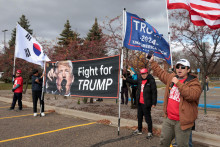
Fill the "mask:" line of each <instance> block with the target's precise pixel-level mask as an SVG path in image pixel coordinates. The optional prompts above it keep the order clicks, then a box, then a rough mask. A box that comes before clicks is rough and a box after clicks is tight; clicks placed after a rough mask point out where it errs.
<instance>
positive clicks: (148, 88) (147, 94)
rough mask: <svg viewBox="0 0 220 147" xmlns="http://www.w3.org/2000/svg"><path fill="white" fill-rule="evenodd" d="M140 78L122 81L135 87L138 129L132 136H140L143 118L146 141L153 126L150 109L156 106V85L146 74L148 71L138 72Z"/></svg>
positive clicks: (150, 135)
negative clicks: (146, 129) (146, 130)
mask: <svg viewBox="0 0 220 147" xmlns="http://www.w3.org/2000/svg"><path fill="white" fill-rule="evenodd" d="M140 74H141V78H138V79H137V80H133V79H131V78H125V77H124V76H122V78H123V80H126V82H128V83H130V84H134V85H137V93H136V99H137V109H138V113H137V114H138V116H137V117H138V129H137V130H135V131H134V132H133V134H134V135H140V134H142V121H143V116H144V117H145V121H146V123H147V125H148V134H147V139H151V138H152V137H153V124H152V119H151V108H154V107H155V106H156V104H157V85H156V82H155V79H154V77H153V76H152V75H151V74H148V70H147V69H146V68H143V69H141V70H140Z"/></svg>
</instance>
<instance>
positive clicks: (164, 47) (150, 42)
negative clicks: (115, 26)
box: [124, 12, 171, 65]
mask: <svg viewBox="0 0 220 147" xmlns="http://www.w3.org/2000/svg"><path fill="white" fill-rule="evenodd" d="M125 18H126V20H125V26H126V30H125V38H124V47H126V48H128V49H132V50H139V51H142V52H146V53H149V51H153V52H154V56H157V57H159V58H163V59H165V60H166V61H167V63H168V64H170V65H171V56H170V46H169V44H168V43H167V41H166V40H165V39H164V38H163V37H162V35H161V34H159V32H158V31H157V30H156V29H155V28H154V27H152V26H151V25H150V24H148V23H147V22H146V21H144V20H143V19H141V18H139V17H138V16H137V15H135V14H132V13H129V12H126V17H125Z"/></svg>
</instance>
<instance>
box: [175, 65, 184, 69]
mask: <svg viewBox="0 0 220 147" xmlns="http://www.w3.org/2000/svg"><path fill="white" fill-rule="evenodd" d="M179 68H181V69H186V66H183V65H177V66H176V69H179Z"/></svg>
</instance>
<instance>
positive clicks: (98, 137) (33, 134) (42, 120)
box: [0, 102, 159, 147]
mask: <svg viewBox="0 0 220 147" xmlns="http://www.w3.org/2000/svg"><path fill="white" fill-rule="evenodd" d="M8 107H9V104H8V103H4V102H0V147H3V146H4V147H12V146H22V147H26V146H28V147H30V146H31V147H39V146H41V147H44V146H47V147H48V146H53V147H54V146H56V147H59V146H62V147H66V146H74V147H86V146H92V147H98V146H103V147H111V146H112V147H113V146H114V147H115V146H120V147H129V146H132V147H133V146H135V147H138V146H140V147H143V146H149V147H152V146H158V143H159V138H158V137H154V138H153V139H151V140H147V139H146V138H145V137H146V134H143V135H138V136H133V135H131V134H132V130H129V129H127V128H121V129H120V136H118V135H117V128H116V127H112V126H108V125H104V124H98V123H96V122H92V121H88V120H82V119H80V118H74V117H70V116H65V115H59V114H57V113H55V112H52V113H48V114H46V116H45V117H39V116H37V117H33V113H32V108H24V110H23V111H9V110H7V109H8Z"/></svg>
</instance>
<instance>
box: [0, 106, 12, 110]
mask: <svg viewBox="0 0 220 147" xmlns="http://www.w3.org/2000/svg"><path fill="white" fill-rule="evenodd" d="M0 108H8V109H9V108H10V106H5V107H0Z"/></svg>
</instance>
